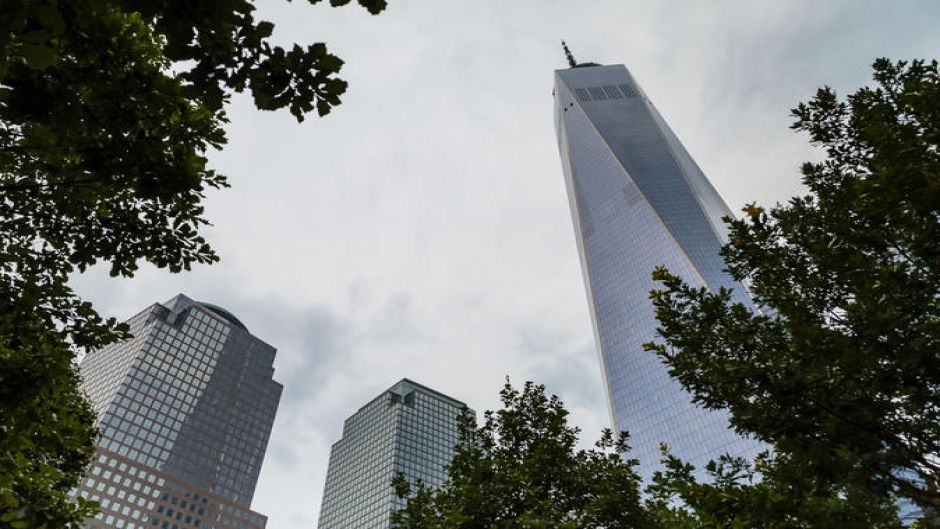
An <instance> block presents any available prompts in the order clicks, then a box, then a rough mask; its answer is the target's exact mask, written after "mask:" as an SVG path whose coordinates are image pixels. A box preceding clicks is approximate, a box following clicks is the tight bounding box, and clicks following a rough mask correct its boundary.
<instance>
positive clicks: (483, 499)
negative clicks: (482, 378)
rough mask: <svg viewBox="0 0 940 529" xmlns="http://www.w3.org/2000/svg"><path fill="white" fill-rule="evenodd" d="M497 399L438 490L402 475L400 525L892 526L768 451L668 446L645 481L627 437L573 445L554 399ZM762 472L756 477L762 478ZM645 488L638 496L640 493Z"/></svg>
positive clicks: (862, 500) (885, 515) (467, 434)
mask: <svg viewBox="0 0 940 529" xmlns="http://www.w3.org/2000/svg"><path fill="white" fill-rule="evenodd" d="M500 397H501V400H502V404H503V408H502V409H501V410H498V411H496V412H492V411H490V412H486V414H485V415H484V420H483V424H482V425H481V426H477V425H476V422H475V420H474V417H473V416H472V415H471V414H469V413H464V414H463V415H462V416H461V417H460V422H459V433H460V435H459V442H458V444H457V447H456V453H455V456H454V459H453V461H452V463H451V464H450V465H449V466H448V468H447V471H448V480H447V481H446V482H445V483H444V484H443V485H442V486H441V487H440V488H438V489H434V488H430V487H428V486H427V485H426V484H424V483H421V482H416V483H411V482H409V481H408V480H407V479H405V477H404V476H403V475H401V474H399V475H398V476H396V477H395V479H394V481H393V486H394V487H395V490H396V493H397V494H398V496H399V497H400V498H405V499H406V500H407V501H406V502H405V504H404V506H403V507H402V509H401V510H399V511H398V512H396V513H394V514H393V515H392V523H393V527H396V528H398V529H536V528H538V529H592V528H596V529H602V528H603V529H618V528H619V529H627V528H630V529H646V528H656V529H693V528H695V529H700V528H701V529H704V528H715V529H719V528H722V529H724V528H731V527H733V528H740V529H748V528H753V529H758V528H760V529H807V528H814V529H829V528H831V529H854V528H858V529H862V528H869V529H870V528H881V529H898V528H900V527H901V524H900V522H899V521H898V519H897V516H896V513H895V507H894V505H893V504H891V503H890V502H885V501H879V500H878V499H877V498H872V497H871V495H869V494H868V492H867V491H866V490H858V489H853V488H851V487H845V486H841V484H833V483H831V482H826V481H825V480H819V479H816V477H814V476H810V475H807V474H805V473H803V472H793V471H794V469H795V467H794V466H792V465H780V464H778V463H779V461H778V460H775V459H771V458H770V457H769V456H767V455H764V456H762V457H760V458H759V459H758V460H757V462H756V464H755V465H752V464H751V463H749V462H747V461H744V460H741V459H733V458H730V457H723V458H721V459H720V460H719V461H716V462H713V463H711V464H709V465H708V467H707V468H705V469H702V470H703V472H702V473H701V474H702V475H703V476H704V479H700V477H701V476H700V475H699V473H696V472H695V469H694V468H693V467H692V466H691V465H687V464H685V463H683V462H682V461H681V460H679V459H678V458H676V457H674V456H671V455H669V454H668V451H667V452H665V453H664V459H663V463H664V470H663V471H661V472H658V473H656V474H655V475H654V477H653V479H652V481H651V482H650V483H649V484H647V485H646V486H645V488H644V484H643V482H642V480H641V479H640V477H639V476H638V475H637V473H636V472H635V471H634V467H635V466H636V464H637V461H636V460H633V459H629V447H628V445H627V436H626V434H621V435H619V436H616V437H615V436H614V435H613V434H612V433H611V432H610V431H609V430H606V431H604V432H603V433H602V435H601V438H600V440H599V441H598V442H597V443H596V445H595V448H593V449H577V442H578V434H579V431H578V429H577V428H574V427H571V426H569V425H568V424H567V415H568V412H567V411H566V410H565V408H564V405H563V404H562V403H561V401H560V400H559V399H558V398H557V397H555V396H552V397H550V398H549V397H546V395H545V388H544V386H541V385H535V384H533V383H532V382H527V383H526V384H525V385H524V387H523V389H522V391H519V390H517V389H515V388H513V387H512V386H511V385H510V384H509V383H508V382H507V384H506V386H505V387H504V388H503V390H502V392H501V393H500ZM758 473H759V474H760V476H761V478H762V479H758V477H757V476H758ZM641 490H643V491H644V494H642V495H641V493H640V492H641Z"/></svg>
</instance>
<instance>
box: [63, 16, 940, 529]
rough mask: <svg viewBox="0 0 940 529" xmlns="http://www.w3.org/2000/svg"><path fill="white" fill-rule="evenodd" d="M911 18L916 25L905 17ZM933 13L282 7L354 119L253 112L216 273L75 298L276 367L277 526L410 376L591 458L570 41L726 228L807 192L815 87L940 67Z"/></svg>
mask: <svg viewBox="0 0 940 529" xmlns="http://www.w3.org/2000/svg"><path fill="white" fill-rule="evenodd" d="M901 5H903V6H905V8H903V9H902V8H901V7H897V6H901ZM938 5H940V4H936V3H933V2H929V1H924V2H919V3H918V2H904V3H900V2H898V3H892V4H890V5H889V4H884V3H880V2H874V1H867V2H849V1H847V0H843V1H838V2H829V3H825V4H820V3H819V2H810V1H799V2H779V1H778V2H773V1H757V2H731V1H719V2H709V3H704V2H693V1H681V2H680V1H671V2H652V1H650V2H643V3H641V2H623V1H620V0H607V1H601V0H597V1H593V2H584V1H561V0H526V1H521V0H520V1H515V2H507V1H505V0H503V1H499V2H497V1H496V0H486V1H481V2H456V1H453V0H434V1H425V2H418V1H416V0H393V1H392V5H391V6H390V7H389V10H388V11H387V12H386V13H384V14H382V15H380V16H378V17H371V16H369V15H368V14H366V13H365V12H364V11H362V10H360V9H358V8H354V7H347V8H343V9H335V10H332V9H329V8H327V7H326V6H323V5H318V6H316V7H311V6H309V5H307V4H306V3H305V2H293V3H286V2H265V3H264V4H263V5H262V9H261V10H260V16H262V17H263V18H267V19H271V20H273V21H274V22H275V23H276V24H277V30H276V33H275V36H276V37H277V38H279V39H283V40H284V41H286V42H292V41H300V42H311V41H313V40H324V41H326V42H328V43H329V45H330V47H331V49H332V50H334V51H335V52H336V53H338V54H339V55H341V56H342V57H343V58H344V59H345V60H346V61H347V65H346V67H345V68H344V71H343V73H344V74H345V77H346V78H347V79H348V80H349V81H350V90H349V93H348V94H347V96H346V97H345V98H344V105H343V106H341V107H339V108H337V109H336V111H335V112H334V114H332V115H330V116H329V117H328V118H326V119H323V120H319V119H316V118H310V119H308V120H307V121H306V122H304V123H303V124H302V125H298V124H296V123H295V122H294V121H293V119H292V118H291V117H290V116H289V115H288V114H287V113H286V112H279V113H265V112H259V111H257V110H255V109H254V108H253V107H252V106H251V103H250V100H249V99H248V98H246V97H236V98H235V100H234V103H233V106H232V109H231V111H230V116H231V119H232V122H231V125H230V126H229V136H230V143H229V145H228V147H227V149H226V150H225V151H224V152H221V153H214V154H213V155H212V160H213V164H214V165H215V166H216V167H217V168H218V169H219V170H221V171H222V172H224V173H226V174H228V175H230V177H231V182H232V184H233V187H232V188H231V189H229V190H225V191H222V192H215V193H212V195H211V196H210V197H209V200H208V210H207V211H208V215H209V217H210V219H211V220H212V221H213V222H214V224H215V226H214V227H212V228H211V229H210V230H208V231H207V234H208V235H209V238H210V240H211V242H212V244H213V246H214V247H215V248H216V249H217V250H218V251H219V253H220V254H221V255H222V258H223V260H222V262H221V263H220V264H218V265H215V266H212V267H202V268H199V269H197V270H195V271H193V272H191V273H188V274H185V275H177V276H174V275H170V274H167V273H163V272H161V271H157V270H153V269H151V268H144V269H143V270H142V272H141V273H140V274H139V275H138V277H136V278H135V279H133V280H113V279H110V278H107V277H106V276H105V274H103V273H102V271H101V270H94V271H92V272H91V273H89V274H86V276H84V277H82V278H80V279H79V281H78V283H79V291H80V292H81V293H82V294H83V295H86V296H87V297H88V298H89V299H91V300H93V301H95V302H96V304H97V307H98V309H99V310H100V311H101V312H102V313H104V314H107V315H114V316H118V317H127V316H130V315H132V314H134V313H136V312H137V311H139V310H140V309H141V308H143V307H144V306H146V305H148V304H149V303H152V302H154V301H162V300H165V299H168V298H170V297H171V296H173V295H174V294H176V293H177V292H185V293H186V294H187V295H190V296H191V297H194V298H196V299H204V300H206V301H211V302H213V303H217V304H219V305H222V306H224V307H226V308H228V309H229V310H231V311H232V312H234V313H235V314H236V315H238V316H239V318H241V319H242V320H243V321H245V323H246V324H247V325H248V327H249V328H250V329H251V330H252V331H253V332H254V333H255V334H256V335H257V336H259V337H260V338H262V339H264V340H266V341H268V342H269V343H271V344H272V345H274V346H275V347H277V348H278V350H279V352H278V358H277V361H276V364H275V366H276V374H275V378H276V379H278V380H280V381H281V382H283V383H284V384H285V391H284V396H283V401H282V404H281V407H280V409H279V412H278V417H277V420H276V423H275V429H274V434H273V436H272V440H271V444H270V446H269V449H268V455H267V459H266V462H265V466H264V469H263V471H262V477H261V480H260V482H259V484H258V489H257V493H256V496H255V502H254V508H255V509H256V510H258V511H260V512H262V513H265V514H267V515H268V516H269V517H270V521H269V527H270V528H272V529H299V528H311V527H314V526H315V524H316V519H317V513H318V511H319V504H320V495H321V494H322V489H323V482H324V478H325V472H326V464H327V460H328V455H329V448H330V445H331V443H332V442H334V441H336V440H337V439H338V438H339V434H340V431H341V429H342V421H343V419H344V418H345V417H346V416H348V415H349V414H350V413H352V412H354V411H355V410H356V409H357V408H358V407H359V406H361V405H362V404H364V403H365V402H367V401H368V400H369V399H371V398H372V397H373V396H375V395H376V394H377V393H378V392H380V391H381V390H383V389H385V388H386V387H388V386H390V385H391V384H392V383H394V382H395V381H397V380H398V379H399V378H401V377H403V376H408V377H410V378H414V379H415V380H417V381H420V382H422V383H425V384H427V385H429V386H431V387H434V388H436V389H438V390H440V391H442V392H445V393H448V394H450V395H452V396H454V397H456V398H458V399H462V400H464V401H466V402H467V403H468V404H469V405H471V406H472V407H474V408H476V409H477V410H480V411H482V410H483V409H486V408H491V407H494V406H495V404H496V399H497V392H498V390H499V388H500V386H501V385H502V383H503V378H504V376H505V375H510V376H512V377H513V379H514V380H515V381H519V382H521V381H523V380H526V379H528V378H537V379H539V380H542V381H544V382H545V383H546V384H548V386H549V389H550V390H552V391H554V392H557V393H559V394H560V395H561V396H562V397H563V398H564V400H565V401H566V402H567V404H568V405H569V408H570V409H571V410H572V411H573V420H574V422H575V423H576V424H578V425H580V426H582V427H583V428H584V429H585V436H586V438H593V437H595V436H596V432H597V430H598V429H600V428H601V427H603V426H605V425H606V424H607V421H608V419H607V417H608V415H607V410H606V398H605V396H604V394H603V390H602V386H601V383H600V370H599V367H598V365H597V360H596V354H595V353H594V351H593V338H592V335H591V328H590V320H589V316H588V312H587V303H586V301H585V294H584V291H583V285H582V283H581V274H580V269H579V264H578V259H577V254H576V248H575V242H574V237H573V230H572V227H571V221H570V219H569V216H568V204H567V197H566V196H565V190H564V185H563V180H562V175H561V169H560V163H559V160H558V153H557V147H556V143H555V137H554V130H553V128H552V99H551V95H550V93H551V84H552V70H553V69H556V68H562V67H564V66H565V63H564V61H563V56H562V54H561V50H560V46H559V42H558V41H559V40H560V39H561V38H565V39H566V40H567V41H568V42H569V44H570V45H571V46H572V49H573V50H574V53H575V55H576V56H577V57H578V58H579V59H581V60H595V61H598V62H607V63H620V62H623V63H626V64H627V66H628V67H629V68H631V70H632V71H633V73H634V74H635V75H636V77H637V78H638V80H639V82H640V83H641V84H642V85H643V87H644V89H645V91H646V92H647V93H648V94H649V95H650V96H651V98H652V99H653V101H654V102H655V103H656V104H657V106H658V107H659V108H660V110H661V111H662V113H663V114H664V116H665V117H666V119H667V120H668V121H669V122H670V124H671V125H672V127H673V128H674V129H675V130H676V133H677V135H678V136H679V137H680V139H681V140H682V141H683V142H684V143H685V145H686V147H687V148H688V149H689V151H690V152H691V153H692V154H693V156H695V157H696V159H697V161H698V162H699V164H700V165H701V166H702V168H703V169H704V170H705V172H706V174H708V175H709V177H710V178H711V179H712V181H713V183H714V184H715V186H716V187H717V188H718V190H719V192H720V193H721V194H722V195H723V197H724V198H725V199H726V201H727V202H728V203H729V205H730V206H731V207H732V208H734V209H737V208H739V207H740V206H742V205H743V204H744V203H746V202H749V201H751V200H757V201H759V202H762V203H772V202H776V201H782V200H785V199H786V198H787V197H789V196H790V195H792V194H793V193H796V192H798V191H799V176H798V173H797V168H798V166H799V163H800V162H801V161H803V160H804V159H806V158H808V157H810V156H812V155H813V154H812V152H811V150H810V149H809V148H808V147H807V146H806V145H805V142H804V138H802V137H800V136H799V135H796V134H794V133H793V132H792V131H790V130H789V129H788V128H787V127H788V125H789V123H790V118H789V116H788V112H789V108H791V107H792V106H793V105H794V104H795V103H796V102H797V101H798V100H800V99H805V98H807V97H809V96H810V95H811V94H812V92H813V91H814V90H815V88H816V87H817V86H819V85H821V84H825V83H828V84H832V85H834V86H836V87H837V88H840V89H842V90H843V91H846V90H849V89H851V88H853V87H855V86H858V85H859V84H862V83H865V82H867V79H868V77H869V74H868V65H869V64H870V62H871V61H872V59H873V58H874V57H876V56H879V55H889V56H894V57H917V56H926V55H927V54H929V53H931V52H934V51H935V50H937V49H938V44H940V36H938V33H937V32H936V31H935V30H934V29H935V27H937V26H938V25H940V24H938V22H940V10H938V7H937V6H938Z"/></svg>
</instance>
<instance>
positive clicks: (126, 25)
mask: <svg viewBox="0 0 940 529" xmlns="http://www.w3.org/2000/svg"><path fill="white" fill-rule="evenodd" d="M309 2H310V3H311V4H317V3H320V2H321V0H309ZM349 3H350V0H330V4H331V5H333V6H342V5H346V4H349ZM358 3H359V4H360V5H361V6H363V7H364V8H366V9H367V10H368V11H369V12H370V13H372V14H377V13H379V12H381V11H382V10H383V9H384V8H385V7H386V2H385V0H358ZM254 11H255V6H254V3H253V2H252V1H249V0H195V1H193V0H187V1H179V0H160V1H151V0H9V1H5V2H4V4H3V8H2V10H0V433H2V435H0V522H3V523H5V524H8V525H10V526H12V527H41V526H44V524H45V526H48V527H68V526H75V524H76V523H77V522H78V520H80V519H81V518H82V517H83V516H84V515H86V514H88V510H87V508H86V506H85V505H83V504H81V503H79V504H78V505H73V504H71V503H69V502H68V501H66V493H67V491H68V490H69V489H71V488H72V487H73V486H74V485H75V484H76V483H77V480H78V478H79V477H80V475H81V473H82V471H83V469H84V466H85V464H86V463H87V461H88V459H89V457H90V456H91V455H92V454H93V450H94V446H93V439H94V428H93V419H94V416H93V414H92V413H91V411H90V410H89V408H88V405H87V403H85V402H84V399H83V398H82V396H81V395H80V394H79V391H78V389H77V383H78V377H77V374H76V372H75V368H74V366H73V360H74V358H75V354H76V353H78V352H80V351H89V350H93V349H96V348H99V347H101V346H103V345H106V344H108V343H112V342H114V341H115V340H118V339H120V338H123V337H125V336H126V333H127V329H126V328H125V327H124V326H122V325H119V324H118V323H117V322H116V321H114V320H113V319H103V318H101V317H100V316H99V315H98V314H97V313H96V312H95V311H94V309H93V307H92V306H91V304H90V303H88V302H86V301H84V300H82V299H80V298H79V297H78V296H76V295H75V293H74V292H73V291H72V290H71V288H70V287H69V275H70V274H72V273H74V272H80V271H84V270H86V269H87V268H88V267H90V266H93V265H95V264H97V263H106V264H107V266H109V267H110V272H111V274H112V275H114V276H131V275H133V274H134V272H135V271H136V270H137V268H138V266H139V264H140V262H142V261H146V262H150V263H152V264H153V265H156V266H157V267H160V268H165V269H168V270H169V271H171V272H179V271H182V270H188V269H189V268H190V267H191V266H192V265H194V264H199V263H213V262H215V261H217V260H218V256H217V255H216V254H215V252H214V251H213V250H212V249H211V248H210V246H209V245H208V244H207V242H206V240H205V239H204V238H203V236H202V235H200V228H201V227H203V226H205V225H206V224H207V220H206V219H205V217H204V216H203V206H202V200H203V198H204V193H205V191H206V190H207V189H208V188H222V187H225V186H227V185H228V184H227V183H226V179H225V176H224V175H221V174H218V173H217V172H215V171H214V170H212V169H211V168H210V167H209V166H208V161H207V158H206V154H207V151H209V150H211V149H219V148H221V147H222V146H223V145H224V144H225V142H226V137H225V132H224V128H223V127H224V125H225V123H226V122H227V118H226V115H225V106H226V103H227V102H228V100H229V98H230V96H231V94H233V93H236V92H248V93H250V94H251V96H252V97H253V100H254V103H255V106H257V107H258V108H259V109H263V110H276V109H281V108H286V109H288V110H289V111H290V112H291V114H293V115H294V117H295V118H296V119H297V120H298V121H300V120H303V118H304V116H305V115H308V114H309V113H311V112H313V111H314V110H315V111H316V112H317V114H318V115H320V116H323V115H326V114H328V113H329V112H330V111H331V109H333V108H334V107H335V106H337V105H339V104H340V103H341V101H340V96H341V95H342V94H343V93H344V91H345V90H346V87H347V85H346V82H345V81H343V80H342V79H341V78H340V77H339V76H338V72H339V71H340V69H341V67H342V65H343V61H342V60H341V59H340V58H339V57H337V56H335V55H333V54H331V53H330V52H329V51H328V50H327V47H326V45H325V44H324V43H314V44H310V45H306V46H300V45H293V46H291V47H288V48H283V47H281V46H277V45H274V44H272V43H271V36H272V34H273V31H274V25H273V24H272V23H270V22H267V21H263V20H257V19H255V18H254Z"/></svg>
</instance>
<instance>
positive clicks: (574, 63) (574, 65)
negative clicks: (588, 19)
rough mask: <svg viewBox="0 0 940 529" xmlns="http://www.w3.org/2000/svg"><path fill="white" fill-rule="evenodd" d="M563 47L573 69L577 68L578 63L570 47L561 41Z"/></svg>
mask: <svg viewBox="0 0 940 529" xmlns="http://www.w3.org/2000/svg"><path fill="white" fill-rule="evenodd" d="M561 47H562V48H564V50H565V57H567V58H568V64H569V65H571V67H572V68H576V67H577V66H578V61H576V60H574V55H572V54H571V50H569V49H568V45H567V44H565V41H561Z"/></svg>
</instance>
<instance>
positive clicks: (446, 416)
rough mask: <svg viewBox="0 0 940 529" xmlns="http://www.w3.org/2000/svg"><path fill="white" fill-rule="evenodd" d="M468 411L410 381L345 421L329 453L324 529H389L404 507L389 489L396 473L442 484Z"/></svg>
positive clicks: (437, 393) (381, 396) (322, 527)
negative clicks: (462, 416) (463, 413)
mask: <svg viewBox="0 0 940 529" xmlns="http://www.w3.org/2000/svg"><path fill="white" fill-rule="evenodd" d="M463 407H464V404H463V403H462V402H460V401H458V400H456V399H453V398H451V397H448V396H447V395H444V394H443V393H439V392H437V391H434V390H433V389H430V388H428V387H425V386H422V385H421V384H418V383H416V382H412V381H411V380H408V379H402V380H401V381H400V382H398V383H397V384H395V385H394V386H392V387H391V388H389V389H388V390H387V391H384V392H382V394H381V395H379V396H378V397H376V398H374V399H372V400H371V401H370V402H369V403H368V404H366V405H365V406H363V407H362V408H359V410H358V411H357V412H356V413H354V414H353V415H352V416H350V417H349V418H348V419H346V422H345V423H344V424H343V437H342V439H340V440H339V441H337V442H336V443H335V444H334V445H333V448H332V450H331V451H330V463H329V468H328V470H327V474H326V486H325V487H324V491H323V504H322V507H321V509H320V521H319V525H318V527H319V529H349V528H353V527H355V528H356V529H386V528H388V527H391V516H392V513H393V512H395V511H397V510H398V509H400V508H402V507H403V506H404V503H403V502H402V501H401V500H399V499H398V498H397V497H396V496H395V491H394V490H393V489H392V485H391V483H392V478H393V477H394V476H395V475H396V474H397V473H399V472H401V473H402V474H404V476H405V477H406V478H407V479H408V480H409V481H411V482H412V483H414V482H416V481H417V480H418V479H420V480H421V481H423V482H424V483H426V484H428V485H430V486H439V485H440V484H442V483H443V482H444V480H445V477H446V476H445V473H444V466H445V465H447V464H449V463H450V461H451V459H453V456H454V447H455V446H456V444H457V417H458V416H459V414H460V412H461V409H462V408H463Z"/></svg>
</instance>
